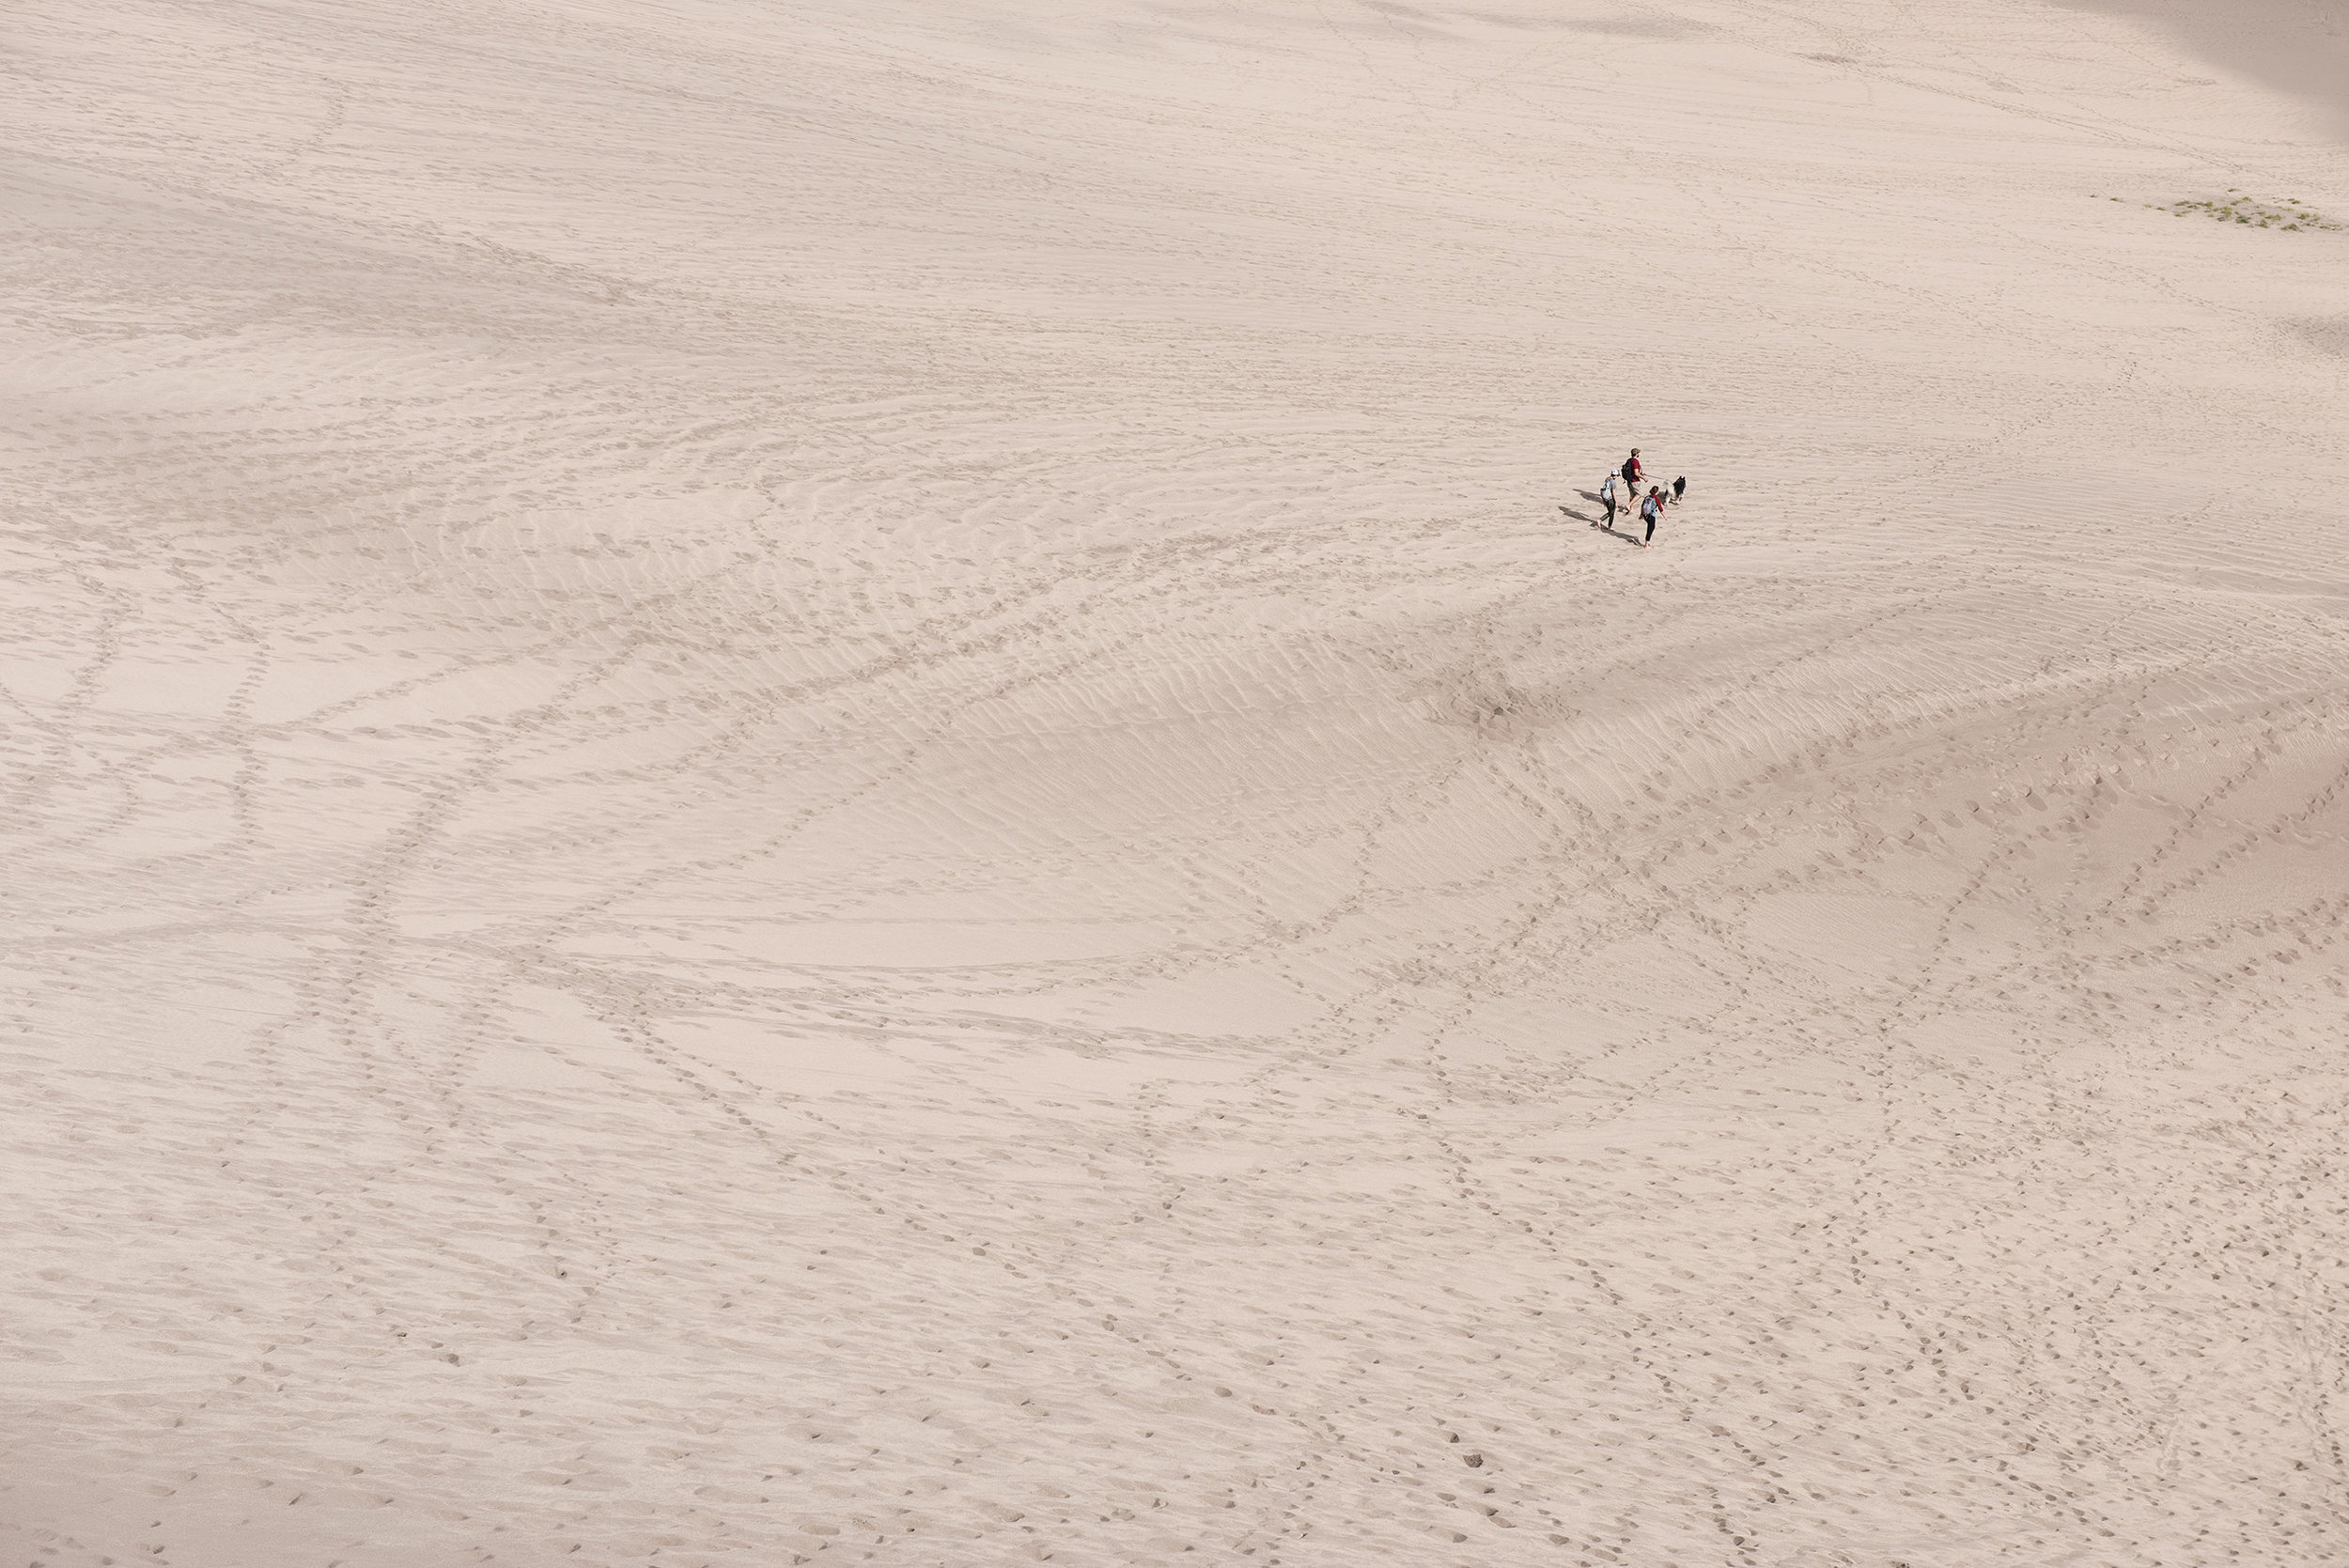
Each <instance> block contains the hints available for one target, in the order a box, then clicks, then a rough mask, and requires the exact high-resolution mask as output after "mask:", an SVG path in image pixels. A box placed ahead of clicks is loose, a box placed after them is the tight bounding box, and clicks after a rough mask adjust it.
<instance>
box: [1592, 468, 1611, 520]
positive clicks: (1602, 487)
mask: <svg viewBox="0 0 2349 1568" xmlns="http://www.w3.org/2000/svg"><path fill="white" fill-rule="evenodd" d="M1598 498H1599V500H1600V501H1602V502H1604V503H1606V505H1607V520H1606V522H1605V523H1603V524H1601V523H1593V524H1591V526H1592V527H1594V528H1599V527H1605V528H1606V529H1608V530H1609V531H1610V532H1612V531H1613V529H1614V526H1615V476H1614V475H1613V474H1608V475H1607V477H1606V478H1605V479H1603V480H1601V481H1600V482H1599V487H1598Z"/></svg>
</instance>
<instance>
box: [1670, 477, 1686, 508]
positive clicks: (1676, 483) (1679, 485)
mask: <svg viewBox="0 0 2349 1568" xmlns="http://www.w3.org/2000/svg"><path fill="white" fill-rule="evenodd" d="M1687 492H1688V475H1687V474H1682V475H1681V476H1680V477H1679V478H1677V479H1675V480H1673V481H1672V505H1675V506H1677V505H1680V498H1681V496H1683V495H1684V494H1686V493H1687Z"/></svg>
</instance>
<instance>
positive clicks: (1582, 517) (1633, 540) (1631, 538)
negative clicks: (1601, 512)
mask: <svg viewBox="0 0 2349 1568" xmlns="http://www.w3.org/2000/svg"><path fill="white" fill-rule="evenodd" d="M1574 493H1575V494H1577V495H1579V496H1585V497H1588V498H1589V499H1590V500H1593V501H1596V500H1597V499H1598V497H1596V496H1595V495H1592V494H1591V492H1590V491H1588V490H1577V491H1575V492H1574ZM1558 509H1559V510H1560V511H1562V512H1563V513H1565V514H1566V516H1568V517H1570V518H1572V519H1574V520H1575V521H1577V522H1587V523H1589V524H1590V525H1591V526H1592V527H1594V528H1595V529H1597V530H1598V531H1599V532H1600V533H1602V534H1606V535H1610V536H1613V537H1615V538H1618V539H1621V540H1622V541H1623V542H1624V543H1626V544H1627V545H1635V544H1638V543H1639V542H1640V536H1638V535H1637V534H1626V533H1623V532H1621V531H1619V530H1618V529H1617V528H1616V527H1615V525H1614V524H1613V523H1611V522H1602V521H1601V520H1598V519H1597V518H1595V517H1593V516H1591V515H1590V514H1589V513H1588V512H1578V511H1576V510H1575V509H1574V508H1573V507H1571V506H1561V507H1559V508H1558Z"/></svg>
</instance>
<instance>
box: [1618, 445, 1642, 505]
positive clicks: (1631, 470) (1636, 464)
mask: <svg viewBox="0 0 2349 1568" xmlns="http://www.w3.org/2000/svg"><path fill="white" fill-rule="evenodd" d="M1620 472H1621V473H1622V474H1623V482H1624V483H1625V484H1626V485H1628V486H1630V487H1631V493H1632V494H1633V495H1637V494H1639V493H1640V480H1641V478H1642V477H1643V476H1644V475H1645V473H1646V471H1645V470H1644V469H1642V468H1641V467H1640V449H1639V448H1638V447H1636V446H1635V447H1633V448H1632V449H1631V456H1630V457H1628V458H1625V459H1624V463H1623V468H1622V470H1621V471H1620Z"/></svg>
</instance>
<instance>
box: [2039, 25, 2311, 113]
mask: <svg viewBox="0 0 2349 1568" xmlns="http://www.w3.org/2000/svg"><path fill="white" fill-rule="evenodd" d="M2063 3H2064V4H2066V5H2070V6H2076V7H2077V8H2080V9H2083V10H2092V11H2101V12H2105V13H2107V14H2109V15H2113V16H2121V17H2127V18H2130V19H2132V20H2134V21H2138V22H2142V23H2149V24H2151V25H2152V26H2154V27H2155V28H2158V29H2160V31H2161V32H2162V33H2163V34H2164V35H2165V36H2166V37H2168V38H2169V39H2174V40H2175V41H2177V42H2178V43H2181V44H2184V45H2185V46H2186V48H2187V49H2188V50H2190V51H2191V52H2193V53H2194V54H2197V55H2200V56H2201V58H2203V59H2204V60H2207V61H2208V62H2209V63H2210V64H2211V65H2213V66H2215V67H2217V69H2218V70H2223V71H2227V72H2230V73H2232V74H2234V75H2238V76H2242V77H2246V78H2248V79H2249V80H2250V81H2253V82H2263V83H2267V84H2269V85H2273V86H2277V87H2280V88H2282V89H2283V90H2284V91H2285V92H2287V93H2290V94H2293V95H2294V96H2295V97H2297V98H2300V99H2302V100H2304V101H2306V102H2308V103H2309V104H2310V106H2311V107H2312V108H2313V109H2314V110H2315V111H2316V112H2317V114H2318V116H2320V118H2321V122H2322V123H2323V125H2324V127H2325V128H2326V131H2327V132H2329V133H2330V134H2332V135H2334V136H2336V137H2343V138H2349V0H2063Z"/></svg>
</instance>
